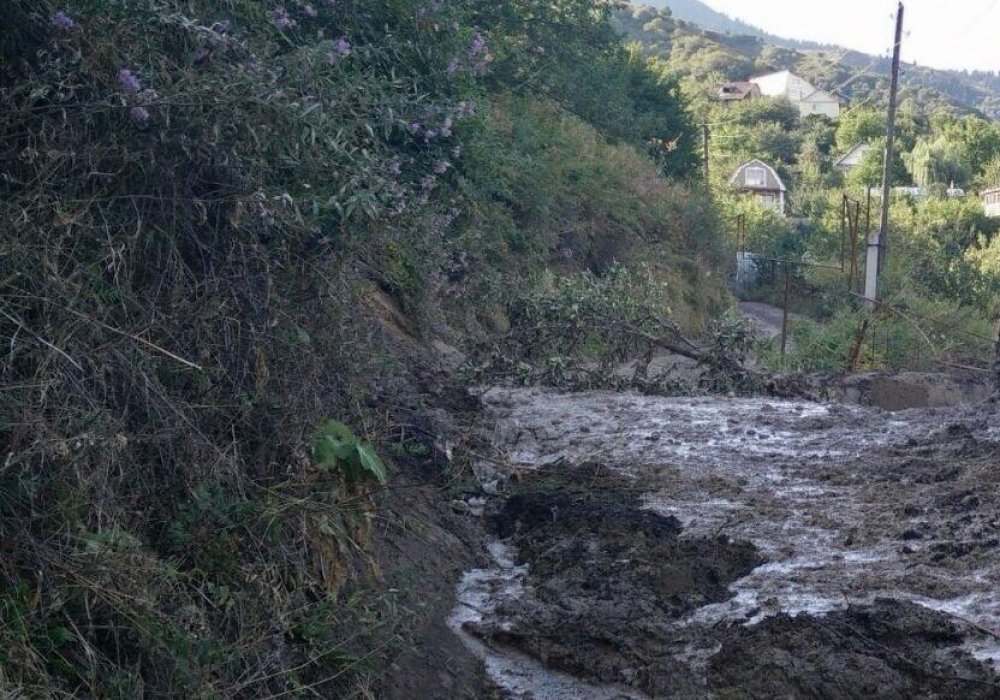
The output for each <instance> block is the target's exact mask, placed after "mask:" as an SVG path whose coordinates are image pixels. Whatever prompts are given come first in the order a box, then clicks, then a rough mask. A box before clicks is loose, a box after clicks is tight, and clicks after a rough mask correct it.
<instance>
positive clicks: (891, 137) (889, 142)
mask: <svg viewBox="0 0 1000 700" xmlns="http://www.w3.org/2000/svg"><path fill="white" fill-rule="evenodd" d="M902 45H903V3H899V11H898V12H897V13H896V41H895V43H894V44H893V50H892V87H891V88H890V91H889V118H888V122H887V124H886V130H885V162H884V163H883V166H882V214H881V218H880V220H879V230H878V235H875V234H873V233H872V232H869V233H868V259H867V263H866V268H865V299H866V300H867V303H868V305H869V306H874V305H875V302H876V301H877V300H878V277H879V273H881V272H882V268H883V267H884V266H885V254H886V250H887V249H888V243H889V204H890V202H889V197H890V195H891V194H892V157H893V146H894V145H895V139H896V96H897V94H898V93H899V52H900V48H901V47H902Z"/></svg>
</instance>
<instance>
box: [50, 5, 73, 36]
mask: <svg viewBox="0 0 1000 700" xmlns="http://www.w3.org/2000/svg"><path fill="white" fill-rule="evenodd" d="M49 22H50V23H51V24H52V27H53V28H54V29H58V30H59V31H60V32H71V31H73V30H74V29H76V22H74V21H73V18H72V17H70V16H69V15H68V14H67V13H66V12H64V11H63V10H59V11H58V12H56V13H55V14H53V15H52V17H51V19H50V20H49Z"/></svg>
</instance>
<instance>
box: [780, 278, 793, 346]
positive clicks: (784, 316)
mask: <svg viewBox="0 0 1000 700" xmlns="http://www.w3.org/2000/svg"><path fill="white" fill-rule="evenodd" d="M789 267H791V265H790V264H789V263H788V261H785V305H784V306H783V307H782V313H781V359H782V360H784V359H785V357H786V355H787V354H788V296H789V292H790V291H791V279H792V276H791V270H789V269H788V268H789Z"/></svg>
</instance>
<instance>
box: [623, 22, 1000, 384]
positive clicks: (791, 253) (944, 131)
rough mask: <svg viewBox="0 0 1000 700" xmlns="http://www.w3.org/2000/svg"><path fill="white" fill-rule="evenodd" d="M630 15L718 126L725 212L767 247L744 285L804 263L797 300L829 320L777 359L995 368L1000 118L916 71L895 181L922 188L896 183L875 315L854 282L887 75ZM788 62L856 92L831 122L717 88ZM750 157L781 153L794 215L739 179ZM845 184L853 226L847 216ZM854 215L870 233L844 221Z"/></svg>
mask: <svg viewBox="0 0 1000 700" xmlns="http://www.w3.org/2000/svg"><path fill="white" fill-rule="evenodd" d="M617 17H618V21H619V22H620V23H621V24H622V26H624V27H625V28H626V29H627V30H628V32H629V35H630V36H631V37H632V38H634V39H636V40H638V41H639V42H641V46H642V48H643V50H644V51H646V52H647V54H648V55H649V56H650V57H651V60H652V62H653V65H654V66H655V67H656V68H657V69H658V70H662V71H665V72H668V73H671V74H673V75H676V76H678V80H679V81H680V84H681V87H682V92H683V93H684V94H685V95H687V97H688V98H689V103H690V105H691V110H692V116H693V119H694V121H695V122H704V123H709V124H712V125H713V126H712V129H711V138H712V140H711V156H710V166H711V167H710V171H711V173H712V189H713V191H714V192H715V193H716V197H717V202H718V203H719V209H720V213H721V215H722V217H723V219H724V221H725V225H726V227H727V229H728V230H729V231H730V232H731V236H732V240H733V242H734V243H736V244H737V245H739V246H740V247H741V248H745V249H746V250H748V251H750V253H751V254H753V255H755V256H757V257H758V258H764V259H765V261H764V262H762V263H761V264H760V265H759V269H758V273H759V274H758V280H757V284H756V286H755V288H753V289H749V290H745V293H747V294H749V295H750V296H752V297H753V298H755V299H759V300H763V301H768V302H771V303H774V304H779V305H780V304H781V303H782V301H783V296H784V283H783V274H782V270H783V266H782V264H781V263H775V262H773V260H775V259H776V260H792V261H797V262H801V263H803V264H796V265H794V266H793V269H792V271H791V272H792V280H791V290H792V295H791V301H792V306H793V310H798V311H799V312H801V313H804V314H806V315H808V316H810V317H811V318H812V319H813V321H814V322H817V323H819V324H820V325H819V326H814V325H808V326H803V327H801V328H799V329H798V330H797V331H796V332H797V335H798V336H800V337H799V341H800V342H796V343H795V344H794V349H793V352H792V354H791V356H790V357H788V358H787V359H786V360H784V361H782V360H780V359H779V358H778V357H777V353H774V355H773V357H770V358H769V365H770V366H771V367H772V368H775V369H802V370H845V369H848V368H851V367H855V368H870V369H884V368H888V369H906V368H909V369H922V370H926V369H940V368H941V367H948V366H955V365H960V366H974V367H976V368H978V369H985V368H986V367H987V362H988V357H989V355H990V352H989V344H990V342H991V340H992V337H993V334H992V332H991V330H990V326H991V323H990V322H991V320H992V319H995V318H996V316H997V314H998V313H1000V306H998V299H1000V275H998V270H1000V268H998V267H997V265H996V257H997V248H998V245H1000V244H998V243H997V240H998V236H997V232H998V229H1000V226H998V220H997V219H991V218H989V217H988V216H986V214H985V213H984V211H983V207H982V203H981V201H980V198H979V197H978V196H977V195H978V193H979V192H980V191H981V190H983V189H986V188H990V187H995V186H997V185H1000V169H998V163H1000V125H998V124H997V123H996V122H995V121H992V120H990V119H986V118H984V117H983V116H982V115H978V114H971V113H969V111H968V110H965V109H961V108H959V107H957V106H956V104H955V103H954V102H952V101H949V100H947V99H943V98H942V96H941V95H940V94H939V93H938V92H937V91H935V90H934V89H933V88H930V87H928V83H927V82H926V81H922V80H921V79H920V78H919V77H915V75H910V77H909V78H908V79H907V80H906V81H904V83H905V84H904V88H903V90H902V93H901V104H900V110H899V115H898V118H897V141H896V149H897V157H896V158H895V159H894V161H893V169H892V172H891V179H892V182H891V184H892V185H893V186H902V187H908V188H913V189H910V190H907V191H908V192H911V193H912V192H916V193H917V196H913V195H912V194H902V193H895V194H894V195H893V202H892V207H891V212H890V223H891V232H890V235H891V238H890V251H889V257H888V260H889V266H888V269H887V270H886V271H885V275H884V276H883V280H882V288H881V295H882V299H883V300H884V302H885V304H884V306H883V307H881V308H880V309H878V310H877V311H876V312H874V313H871V312H870V311H869V310H866V309H865V308H864V307H863V306H862V305H860V304H859V300H858V294H859V293H860V292H861V291H862V290H861V281H860V277H861V275H860V273H859V272H856V273H855V276H854V279H853V280H849V275H850V269H851V258H852V257H856V258H857V262H858V267H859V269H860V268H862V267H863V265H864V258H865V242H866V240H867V236H868V233H869V231H871V230H872V229H874V228H875V227H877V225H878V218H879V215H878V209H879V206H880V203H881V202H880V199H879V194H880V188H879V185H881V180H882V171H883V160H884V146H885V143H884V133H885V125H886V113H885V104H886V94H885V88H886V85H885V84H884V83H885V80H884V79H882V78H877V77H873V75H872V74H869V73H865V72H862V73H860V74H858V75H855V73H853V72H852V71H850V70H847V69H846V68H845V67H844V66H843V65H841V64H840V63H839V62H838V61H836V60H832V59H831V60H824V57H823V56H822V55H820V54H806V53H800V52H798V51H794V50H791V49H781V48H777V47H773V46H767V45H765V44H763V43H762V42H761V41H760V40H759V39H757V38H755V37H747V36H729V35H721V34H715V33H712V32H702V31H700V30H699V29H698V28H697V27H694V26H692V25H687V24H685V23H683V22H678V21H676V20H674V19H673V18H672V17H671V16H670V13H669V11H667V10H653V9H650V8H638V7H633V8H631V9H626V10H623V11H622V12H620V13H619V14H618V16H617ZM775 70H792V71H794V72H796V73H797V74H799V75H801V76H803V77H805V78H807V79H809V80H812V81H815V83H816V84H817V85H819V86H821V87H825V88H828V89H831V88H833V87H834V86H839V85H842V84H843V85H844V90H843V91H842V94H843V96H844V97H848V98H850V103H849V104H848V105H846V107H845V108H844V110H843V111H842V114H841V116H840V118H839V119H838V120H836V121H833V120H830V119H828V118H826V117H823V116H819V115H813V116H808V117H801V116H800V114H799V110H798V109H797V108H796V107H795V106H794V105H792V104H791V103H790V102H789V101H788V100H785V99H777V98H762V99H754V100H749V101H744V102H740V103H737V104H732V105H728V106H726V105H722V104H720V102H719V101H718V99H717V95H716V94H715V85H716V84H717V83H719V82H723V81H729V80H746V79H749V78H751V77H752V76H754V75H759V74H763V73H767V72H770V71H775ZM848 78H852V79H851V80H850V82H849V83H848V82H847V79H848ZM859 145H866V146H868V151H867V153H865V154H864V156H863V157H862V158H861V161H860V164H859V165H858V166H857V167H854V168H852V169H850V170H849V172H846V173H845V172H843V171H842V169H838V168H837V167H836V164H837V161H838V160H839V159H840V158H841V157H842V156H844V155H846V154H848V153H849V152H851V151H852V150H853V149H854V148H855V147H857V146H859ZM752 158H759V159H762V160H764V161H765V162H766V163H768V164H770V165H772V166H773V167H774V168H775V169H776V171H777V172H778V174H779V175H780V176H781V178H782V180H783V181H784V183H785V185H786V186H787V188H788V192H787V202H788V206H787V214H788V216H787V217H782V216H779V215H777V214H776V213H774V212H772V211H769V210H767V209H765V208H764V207H762V206H760V204H759V203H758V202H757V200H756V199H755V198H752V197H750V198H748V197H745V196H743V195H742V194H740V193H739V192H738V191H737V190H736V189H735V188H734V187H732V185H731V184H730V179H731V178H732V176H733V174H734V173H735V172H736V170H737V168H738V166H739V165H740V164H742V163H745V162H747V161H748V160H750V159H752ZM870 190H871V191H872V195H871V196H870V195H869V191H870ZM845 196H847V197H848V198H849V199H850V200H851V204H850V212H851V214H850V216H851V217H852V218H853V219H854V222H853V225H852V224H851V223H849V222H848V221H847V217H845V214H844V197H845ZM856 207H857V208H856ZM851 228H854V229H856V231H857V233H856V236H857V246H856V247H852V246H851V245H850V241H849V240H847V235H848V234H847V233H845V232H846V231H849V230H850V229H851ZM816 265H819V266H820V267H816ZM831 268H837V269H831Z"/></svg>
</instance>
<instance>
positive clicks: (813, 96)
mask: <svg viewBox="0 0 1000 700" xmlns="http://www.w3.org/2000/svg"><path fill="white" fill-rule="evenodd" d="M802 101H803V102H819V101H823V102H836V103H837V104H840V98H839V97H837V95H835V94H834V93H832V92H827V91H826V90H820V89H816V90H813V91H812V92H810V93H809V94H808V95H806V96H805V97H803V98H802Z"/></svg>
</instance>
